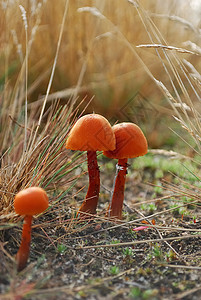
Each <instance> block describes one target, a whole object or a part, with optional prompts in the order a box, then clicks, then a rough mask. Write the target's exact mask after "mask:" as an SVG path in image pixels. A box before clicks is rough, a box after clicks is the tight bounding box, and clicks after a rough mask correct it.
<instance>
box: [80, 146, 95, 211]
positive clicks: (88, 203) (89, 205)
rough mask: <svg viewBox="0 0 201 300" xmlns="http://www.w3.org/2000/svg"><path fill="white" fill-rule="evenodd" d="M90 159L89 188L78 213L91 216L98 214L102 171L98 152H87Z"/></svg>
mask: <svg viewBox="0 0 201 300" xmlns="http://www.w3.org/2000/svg"><path fill="white" fill-rule="evenodd" d="M87 159H88V173H89V187H88V191H87V194H86V197H85V199H84V201H83V203H82V205H81V207H80V209H79V211H78V214H80V213H81V212H86V213H89V214H96V208H97V204H98V198H99V192H100V171H99V167H98V163H97V156H96V151H87Z"/></svg>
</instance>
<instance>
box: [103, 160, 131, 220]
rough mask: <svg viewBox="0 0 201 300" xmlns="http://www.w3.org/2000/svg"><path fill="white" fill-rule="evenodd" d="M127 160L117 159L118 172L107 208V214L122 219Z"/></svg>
mask: <svg viewBox="0 0 201 300" xmlns="http://www.w3.org/2000/svg"><path fill="white" fill-rule="evenodd" d="M127 161H128V159H127V158H125V159H119V160H118V166H117V167H118V168H119V169H118V173H117V176H116V181H115V186H114V192H113V196H112V201H111V205H110V206H109V208H108V216H110V217H115V218H118V219H120V220H121V219H122V208H123V202H124V188H125V181H126V172H127V166H128V165H127Z"/></svg>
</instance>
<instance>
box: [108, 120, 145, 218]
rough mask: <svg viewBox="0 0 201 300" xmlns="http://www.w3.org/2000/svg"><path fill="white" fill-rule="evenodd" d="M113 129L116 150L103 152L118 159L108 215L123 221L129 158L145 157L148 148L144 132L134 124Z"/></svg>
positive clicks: (125, 124)
mask: <svg viewBox="0 0 201 300" xmlns="http://www.w3.org/2000/svg"><path fill="white" fill-rule="evenodd" d="M112 128H113V131H114V134H115V138H116V148H115V150H113V151H104V152H103V154H104V155H105V156H107V157H109V158H115V159H118V164H117V175H116V180H115V185H114V192H113V195H112V201H111V203H110V205H109V208H108V215H109V216H111V217H115V218H118V219H122V207H123V201H124V187H125V181H126V173H127V166H128V165H127V161H128V158H133V157H138V156H143V155H145V154H146V153H147V147H148V146H147V140H146V138H145V136H144V134H143V132H142V130H141V129H140V128H139V127H138V126H137V125H135V124H133V123H120V124H117V125H114V126H113V127H112Z"/></svg>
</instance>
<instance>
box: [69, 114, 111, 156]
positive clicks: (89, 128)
mask: <svg viewBox="0 0 201 300" xmlns="http://www.w3.org/2000/svg"><path fill="white" fill-rule="evenodd" d="M66 148H67V149H71V150H81V151H102V150H114V149H115V136H114V132H113V130H112V127H111V125H110V123H109V122H108V120H107V119H106V118H104V117H103V116H101V115H98V114H88V115H85V116H83V117H81V118H80V119H78V120H77V122H76V123H75V125H74V126H73V127H72V129H71V131H70V134H69V137H68V139H67V142H66Z"/></svg>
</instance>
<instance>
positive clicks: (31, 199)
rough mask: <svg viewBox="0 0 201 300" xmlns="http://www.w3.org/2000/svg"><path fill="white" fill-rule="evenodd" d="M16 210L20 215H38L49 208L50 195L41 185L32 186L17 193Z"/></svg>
mask: <svg viewBox="0 0 201 300" xmlns="http://www.w3.org/2000/svg"><path fill="white" fill-rule="evenodd" d="M14 208H15V212H16V213H17V214H19V215H30V216H33V215H36V214H39V213H41V212H43V211H44V210H45V209H47V208H48V196H47V194H46V192H45V191H44V190H43V189H42V188H40V187H30V188H27V189H24V190H22V191H20V192H19V193H17V195H16V196H15V199H14Z"/></svg>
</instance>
